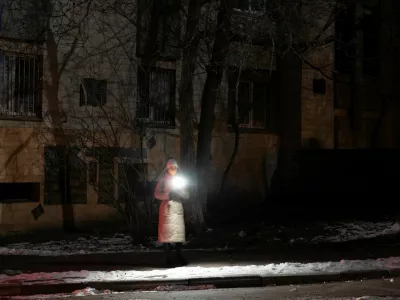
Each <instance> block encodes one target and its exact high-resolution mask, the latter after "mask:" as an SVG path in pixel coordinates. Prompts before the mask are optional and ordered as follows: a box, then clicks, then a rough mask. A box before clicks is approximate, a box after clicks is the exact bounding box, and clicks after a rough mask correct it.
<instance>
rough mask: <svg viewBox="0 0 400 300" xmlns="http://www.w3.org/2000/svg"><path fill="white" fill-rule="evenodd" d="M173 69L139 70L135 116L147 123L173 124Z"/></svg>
mask: <svg viewBox="0 0 400 300" xmlns="http://www.w3.org/2000/svg"><path fill="white" fill-rule="evenodd" d="M175 77H176V74H175V70H168V69H160V68H150V69H146V70H144V71H141V72H139V74H138V86H139V102H138V107H137V110H136V117H137V118H138V119H141V120H143V121H145V122H146V123H149V124H156V125H167V126H174V125H175Z"/></svg>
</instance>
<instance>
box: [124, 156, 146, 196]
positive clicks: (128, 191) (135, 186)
mask: <svg viewBox="0 0 400 300" xmlns="http://www.w3.org/2000/svg"><path fill="white" fill-rule="evenodd" d="M146 168H147V164H146V163H143V164H142V163H133V162H131V161H122V162H119V164H118V197H117V199H118V201H119V202H123V203H127V202H131V201H132V199H133V198H134V197H138V198H140V197H143V196H145V190H144V179H145V176H144V174H145V169H146Z"/></svg>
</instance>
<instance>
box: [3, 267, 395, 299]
mask: <svg viewBox="0 0 400 300" xmlns="http://www.w3.org/2000/svg"><path fill="white" fill-rule="evenodd" d="M393 277H400V269H397V270H366V271H348V272H342V273H331V274H329V273H328V274H326V273H325V274H303V275H285V276H238V277H232V276H229V277H214V278H189V279H184V280H154V281H153V280H147V281H146V280H143V281H141V280H126V281H101V282H100V281H93V282H84V283H79V282H78V283H38V284H24V283H17V282H13V283H7V284H0V296H27V295H38V294H42V295H43V294H62V293H65V294H68V293H72V292H74V291H76V290H82V289H85V288H87V287H91V288H95V289H97V290H111V291H115V292H125V291H137V290H153V289H155V288H158V287H160V286H174V287H175V288H176V289H179V288H181V289H185V288H187V287H198V286H205V285H208V286H212V287H213V288H243V287H265V286H279V285H293V284H311V283H327V282H339V281H350V280H364V279H381V278H393Z"/></svg>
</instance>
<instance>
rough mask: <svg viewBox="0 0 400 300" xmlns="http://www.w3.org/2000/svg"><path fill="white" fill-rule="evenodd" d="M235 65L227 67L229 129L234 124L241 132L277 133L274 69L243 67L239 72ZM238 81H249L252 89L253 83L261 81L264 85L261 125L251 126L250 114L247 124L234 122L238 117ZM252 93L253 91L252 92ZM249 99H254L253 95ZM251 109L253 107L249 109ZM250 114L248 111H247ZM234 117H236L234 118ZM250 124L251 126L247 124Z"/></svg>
mask: <svg viewBox="0 0 400 300" xmlns="http://www.w3.org/2000/svg"><path fill="white" fill-rule="evenodd" d="M238 77H239V71H238V68H237V67H230V68H229V69H228V128H229V130H230V131H232V130H233V129H234V127H235V126H236V125H238V128H239V130H240V131H241V132H252V133H264V134H265V133H268V134H276V133H277V129H278V128H277V126H278V121H277V114H278V107H277V103H278V102H277V90H276V86H277V84H276V79H277V78H276V71H270V70H261V69H257V70H251V69H245V70H242V71H241V72H240V77H239V78H238ZM240 82H251V83H252V84H251V86H252V90H254V83H262V84H263V85H265V89H266V90H265V99H264V103H263V107H264V117H263V118H264V120H263V123H264V125H263V126H253V124H252V122H253V121H254V115H253V112H251V114H252V116H251V117H252V119H253V120H252V122H251V123H250V122H249V124H235V122H236V121H237V120H238V119H239V115H238V109H239V107H238V104H239V103H238V92H239V85H238V83H240ZM252 93H253V92H252ZM251 96H252V99H251V101H252V102H253V101H254V99H253V98H254V95H253V94H252V95H251ZM251 110H253V108H252V109H251ZM249 114H250V112H249ZM234 118H237V119H236V120H234ZM249 125H251V126H249Z"/></svg>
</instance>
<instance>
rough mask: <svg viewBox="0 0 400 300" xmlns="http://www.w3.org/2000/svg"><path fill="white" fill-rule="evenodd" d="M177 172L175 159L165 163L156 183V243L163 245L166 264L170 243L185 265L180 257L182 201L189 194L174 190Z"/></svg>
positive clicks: (182, 231)
mask: <svg viewBox="0 0 400 300" xmlns="http://www.w3.org/2000/svg"><path fill="white" fill-rule="evenodd" d="M177 172H178V163H177V162H176V160H175V159H170V160H168V162H167V166H166V172H165V175H164V176H163V177H162V178H161V179H160V180H159V181H158V182H157V186H156V189H155V191H154V197H155V198H156V199H158V200H161V201H162V202H161V205H160V210H159V216H158V241H159V242H160V243H163V244H164V249H165V254H166V264H167V266H170V265H171V264H172V259H171V252H172V245H171V244H172V243H175V249H176V254H177V258H178V260H179V262H180V263H181V264H182V265H186V264H187V262H186V260H185V259H184V257H183V256H182V243H183V242H185V221H184V215H183V205H182V199H188V198H189V193H188V192H187V191H186V190H185V189H181V190H174V189H173V187H172V180H173V179H174V177H175V176H176V174H177Z"/></svg>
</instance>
